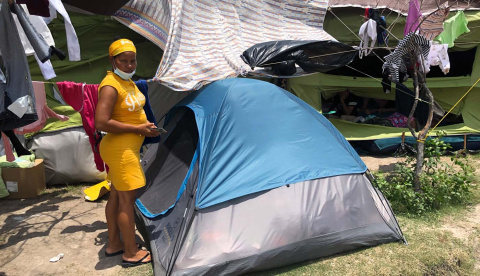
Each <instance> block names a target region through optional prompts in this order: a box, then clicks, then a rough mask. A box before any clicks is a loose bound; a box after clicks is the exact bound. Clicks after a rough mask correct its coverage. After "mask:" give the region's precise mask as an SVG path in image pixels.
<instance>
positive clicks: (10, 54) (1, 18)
mask: <svg viewBox="0 0 480 276" xmlns="http://www.w3.org/2000/svg"><path fill="white" fill-rule="evenodd" d="M15 5H16V4H13V5H12V6H15ZM0 37H1V38H2V39H0V52H1V53H2V60H3V67H4V68H5V73H6V75H3V72H2V73H1V74H0V88H1V89H2V90H1V91H0V93H1V94H0V130H11V129H14V128H18V127H22V126H25V125H28V124H30V123H33V122H35V121H36V120H37V119H38V117H37V114H36V113H37V112H36V110H35V105H34V100H33V99H34V92H33V87H32V81H31V78H30V69H29V67H28V62H27V57H26V55H25V52H24V50H23V46H22V42H21V40H20V36H19V34H18V31H17V28H16V26H15V23H14V20H13V16H12V13H11V11H10V5H9V4H8V1H2V2H1V4H0ZM24 97H26V98H29V99H30V100H27V101H26V102H27V103H28V104H29V106H28V108H27V111H26V113H25V114H24V115H23V116H22V117H21V118H19V117H17V116H16V115H15V114H13V113H12V112H11V111H10V110H8V107H9V106H10V105H11V104H12V103H15V102H16V101H17V100H18V99H21V98H24Z"/></svg>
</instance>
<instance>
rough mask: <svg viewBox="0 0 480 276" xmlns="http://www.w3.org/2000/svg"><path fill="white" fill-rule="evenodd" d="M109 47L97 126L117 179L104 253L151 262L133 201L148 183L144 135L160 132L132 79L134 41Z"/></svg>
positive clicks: (111, 172)
mask: <svg viewBox="0 0 480 276" xmlns="http://www.w3.org/2000/svg"><path fill="white" fill-rule="evenodd" d="M108 51H109V56H110V57H109V58H110V62H111V63H112V67H113V69H114V71H113V72H110V71H108V72H107V76H106V77H105V78H104V79H103V81H102V82H101V84H100V86H99V87H98V91H99V92H98V93H99V95H98V103H97V108H96V113H95V127H96V129H97V130H100V131H104V132H107V135H106V136H105V137H104V138H103V139H102V141H101V143H100V155H101V156H102V159H103V161H104V162H105V163H106V164H107V165H108V167H109V172H108V175H107V179H108V180H110V181H111V182H112V188H111V192H110V196H109V198H108V202H107V206H106V208H105V215H106V218H107V227H108V237H109V239H108V243H107V247H106V248H105V255H106V256H114V255H120V254H123V256H122V259H123V261H122V266H124V267H129V266H136V265H140V264H144V263H149V262H151V256H150V253H149V252H148V251H145V250H141V249H139V248H138V245H137V244H136V243H135V222H134V203H135V200H136V198H137V191H136V189H138V188H141V187H143V186H145V175H144V173H143V169H142V167H141V165H140V148H141V146H142V143H143V140H144V139H145V137H156V136H158V135H160V134H159V132H158V131H156V130H155V129H156V127H155V125H154V124H153V123H150V122H148V121H147V117H146V115H145V112H144V110H143V106H144V105H145V97H144V96H143V94H142V93H141V92H140V90H138V88H137V86H136V85H135V83H134V82H133V81H132V80H131V79H130V78H131V77H132V76H133V75H134V74H135V69H136V67H137V60H136V48H135V46H134V45H133V42H132V41H130V40H128V39H119V40H117V41H115V42H113V43H112V44H111V45H110V47H109V49H108ZM120 232H121V233H122V237H123V243H122V241H121V239H120Z"/></svg>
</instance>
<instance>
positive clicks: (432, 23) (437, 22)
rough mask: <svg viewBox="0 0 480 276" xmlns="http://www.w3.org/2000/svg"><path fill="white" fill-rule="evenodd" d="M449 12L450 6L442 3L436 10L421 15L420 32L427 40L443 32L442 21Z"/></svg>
mask: <svg viewBox="0 0 480 276" xmlns="http://www.w3.org/2000/svg"><path fill="white" fill-rule="evenodd" d="M449 13H450V7H448V6H447V5H442V6H440V8H439V9H438V10H437V11H434V12H432V13H431V14H429V15H427V16H423V17H422V20H421V21H420V22H421V26H420V34H421V35H422V36H423V37H425V38H426V39H428V40H433V39H434V38H435V37H437V36H438V35H439V34H440V33H441V32H443V22H444V21H445V19H446V18H447V17H448V14H449Z"/></svg>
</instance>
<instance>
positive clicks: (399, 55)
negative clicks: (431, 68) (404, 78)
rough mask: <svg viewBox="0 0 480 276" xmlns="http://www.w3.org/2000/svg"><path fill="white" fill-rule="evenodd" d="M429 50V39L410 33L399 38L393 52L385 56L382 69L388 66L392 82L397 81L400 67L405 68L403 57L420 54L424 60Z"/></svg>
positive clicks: (398, 80)
mask: <svg viewBox="0 0 480 276" xmlns="http://www.w3.org/2000/svg"><path fill="white" fill-rule="evenodd" d="M429 52H430V41H428V40H426V39H425V38H424V37H423V36H420V35H418V34H415V33H410V34H408V35H407V36H406V37H404V38H403V39H402V40H400V42H399V43H398V46H397V47H396V48H395V50H394V51H393V53H391V54H389V55H387V56H385V63H384V64H383V66H382V70H383V71H385V69H386V68H388V69H389V70H390V73H391V74H392V82H394V83H399V82H400V69H402V68H406V66H405V61H404V58H407V59H408V58H409V55H410V54H412V55H413V56H414V57H418V56H420V57H421V58H423V59H424V60H426V59H427V57H428V54H429ZM405 71H406V70H405Z"/></svg>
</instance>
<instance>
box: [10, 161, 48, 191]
mask: <svg viewBox="0 0 480 276" xmlns="http://www.w3.org/2000/svg"><path fill="white" fill-rule="evenodd" d="M2 178H3V182H5V186H7V190H8V192H9V193H10V195H9V196H7V197H5V199H15V198H35V197H37V196H38V194H39V193H40V192H41V191H43V190H45V188H46V184H45V168H44V166H43V159H36V160H35V166H33V167H31V168H2Z"/></svg>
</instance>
